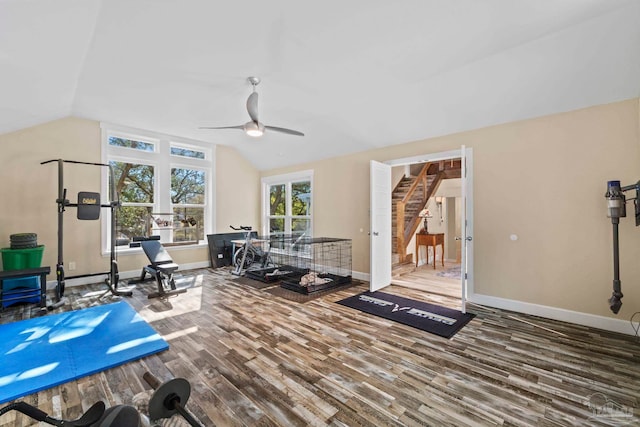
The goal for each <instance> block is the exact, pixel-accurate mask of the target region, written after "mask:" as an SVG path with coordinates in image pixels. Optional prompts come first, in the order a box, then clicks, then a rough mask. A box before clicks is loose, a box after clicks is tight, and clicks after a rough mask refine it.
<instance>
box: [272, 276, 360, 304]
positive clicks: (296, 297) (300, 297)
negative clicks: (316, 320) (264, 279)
mask: <svg viewBox="0 0 640 427" xmlns="http://www.w3.org/2000/svg"><path fill="white" fill-rule="evenodd" d="M363 283H364V282H361V281H360V280H353V279H352V280H351V283H345V284H344V285H340V286H336V287H335V288H331V289H326V290H323V291H317V292H313V293H310V294H301V293H299V292H295V291H291V290H289V289H284V288H281V287H280V285H278V286H275V287H273V288H269V289H265V292H268V293H270V294H271V295H275V296H278V297H280V298H284V299H286V300H288V301H293V302H299V303H305V302H308V301H313V300H314V299H317V298H320V297H323V296H325V295H329V294H332V293H334V292H337V291H342V290H344V289H349V288H351V287H353V286H358V285H361V284H363Z"/></svg>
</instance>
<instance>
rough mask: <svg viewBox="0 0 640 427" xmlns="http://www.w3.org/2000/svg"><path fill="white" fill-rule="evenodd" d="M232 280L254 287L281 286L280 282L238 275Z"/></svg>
mask: <svg viewBox="0 0 640 427" xmlns="http://www.w3.org/2000/svg"><path fill="white" fill-rule="evenodd" d="M232 282H235V283H239V284H241V285H246V286H250V287H252V288H254V289H265V288H270V287H272V286H276V285H278V286H280V285H279V284H278V282H271V283H265V282H261V281H260V280H255V279H250V278H248V277H237V278H235V279H233V280H232Z"/></svg>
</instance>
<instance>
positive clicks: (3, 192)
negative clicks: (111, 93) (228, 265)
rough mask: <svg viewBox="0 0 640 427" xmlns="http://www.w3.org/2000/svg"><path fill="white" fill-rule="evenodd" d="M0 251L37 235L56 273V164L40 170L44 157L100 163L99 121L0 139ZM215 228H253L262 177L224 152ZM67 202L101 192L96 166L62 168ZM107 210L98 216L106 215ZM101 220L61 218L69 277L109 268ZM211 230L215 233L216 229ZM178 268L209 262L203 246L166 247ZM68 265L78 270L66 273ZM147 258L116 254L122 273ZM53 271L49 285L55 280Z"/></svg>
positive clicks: (73, 121) (65, 123)
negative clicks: (15, 238)
mask: <svg viewBox="0 0 640 427" xmlns="http://www.w3.org/2000/svg"><path fill="white" fill-rule="evenodd" d="M0 147H1V149H2V156H1V157H0V177H1V178H2V181H3V183H4V184H3V185H2V186H0V200H2V201H3V203H2V205H3V213H2V221H0V246H1V247H8V246H9V235H10V234H13V233H22V232H34V233H37V234H38V243H40V244H44V245H45V252H44V259H43V263H42V265H49V266H51V267H52V271H55V265H56V262H57V205H56V203H55V199H56V197H57V192H58V181H57V180H58V174H57V165H56V164H48V165H40V162H41V161H44V160H49V159H58V158H62V159H68V160H78V161H86V162H100V161H101V131H100V123H99V122H96V121H92V120H84V119H79V118H72V117H69V118H64V119H60V120H56V121H52V122H49V123H45V124H42V125H39V126H35V127H32V128H28V129H24V130H21V131H19V132H14V133H10V134H5V135H0ZM215 168H216V179H215V182H216V191H215V194H216V199H217V209H216V224H215V227H216V228H215V230H217V232H223V233H224V232H228V231H230V230H229V224H237V223H239V222H242V223H245V222H246V223H249V222H250V223H253V224H257V223H258V215H259V213H258V209H257V206H258V202H257V200H259V181H260V178H259V174H258V172H257V171H256V169H255V168H253V167H252V166H251V165H250V164H249V163H248V162H247V161H245V160H244V159H243V158H241V157H240V156H238V155H237V153H236V151H235V150H233V149H232V148H228V147H218V148H217V150H216V166H215ZM64 173H65V177H64V184H65V187H66V188H67V189H68V193H67V198H68V199H69V200H71V201H72V202H74V201H76V199H77V193H78V191H96V192H100V168H98V167H93V166H86V165H70V164H69V165H65V168H64ZM105 213H106V210H103V211H102V212H101V215H104V214H105ZM100 222H101V221H78V220H77V219H76V210H75V209H74V208H69V209H68V210H67V211H66V213H65V216H64V229H65V233H64V261H65V270H66V274H67V275H68V276H72V275H76V274H85V273H94V272H101V271H107V270H108V269H109V259H108V257H107V256H103V255H102V254H101V230H100ZM215 230H214V231H215ZM168 250H169V252H170V253H171V256H172V258H173V259H174V260H175V261H176V262H177V263H178V264H181V265H186V264H190V263H201V262H208V260H209V253H208V249H207V248H206V247H199V248H193V249H186V248H168ZM71 261H73V262H75V263H76V265H77V270H75V271H69V263H70V262H71ZM147 263H148V261H147V259H146V257H145V256H144V255H143V254H134V255H131V254H126V255H125V254H120V255H119V256H118V264H119V270H120V271H121V272H126V271H139V270H140V268H141V267H142V266H143V265H145V264H147ZM54 279H55V276H54V274H52V275H50V276H49V277H48V280H54Z"/></svg>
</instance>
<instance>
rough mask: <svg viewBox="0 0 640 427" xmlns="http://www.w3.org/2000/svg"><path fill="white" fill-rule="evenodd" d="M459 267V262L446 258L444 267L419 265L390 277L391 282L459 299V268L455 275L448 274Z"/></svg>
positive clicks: (460, 291) (439, 265) (460, 290)
mask: <svg viewBox="0 0 640 427" xmlns="http://www.w3.org/2000/svg"><path fill="white" fill-rule="evenodd" d="M459 267H460V264H456V263H452V262H449V261H446V260H445V264H444V267H442V265H441V264H439V263H438V265H437V267H436V268H435V269H434V268H433V264H426V265H421V266H420V267H418V268H416V269H414V270H413V271H410V272H407V273H403V274H402V275H400V276H399V277H394V278H392V279H391V284H393V285H398V286H402V287H405V288H411V289H417V290H421V291H424V292H428V293H431V294H438V295H445V296H449V297H451V298H457V299H460V296H461V293H462V289H461V287H462V285H461V284H460V275H459V270H458V275H457V276H455V275H453V274H450V272H452V271H454V269H455V268H459ZM458 308H459V307H458Z"/></svg>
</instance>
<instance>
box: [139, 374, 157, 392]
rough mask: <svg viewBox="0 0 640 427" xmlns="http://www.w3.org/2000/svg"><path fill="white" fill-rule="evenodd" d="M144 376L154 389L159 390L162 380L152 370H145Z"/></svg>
mask: <svg viewBox="0 0 640 427" xmlns="http://www.w3.org/2000/svg"><path fill="white" fill-rule="evenodd" d="M142 378H143V379H144V380H145V381H146V382H147V384H149V385H150V386H151V388H152V389H154V390H157V389H158V387H160V385H161V384H160V380H158V379H157V378H156V377H155V376H154V375H153V374H152V373H151V372H145V373H144V374H143V375H142Z"/></svg>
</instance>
